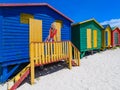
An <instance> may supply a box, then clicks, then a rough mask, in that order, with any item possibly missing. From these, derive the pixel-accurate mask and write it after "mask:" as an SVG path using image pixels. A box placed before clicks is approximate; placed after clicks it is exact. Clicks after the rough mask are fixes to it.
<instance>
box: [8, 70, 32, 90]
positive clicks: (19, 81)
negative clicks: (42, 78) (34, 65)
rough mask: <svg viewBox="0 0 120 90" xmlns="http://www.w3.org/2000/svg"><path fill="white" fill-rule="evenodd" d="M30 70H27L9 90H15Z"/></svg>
mask: <svg viewBox="0 0 120 90" xmlns="http://www.w3.org/2000/svg"><path fill="white" fill-rule="evenodd" d="M29 73H30V70H29V69H28V70H27V71H26V72H25V73H24V74H23V75H22V77H21V78H20V79H19V80H18V81H17V82H16V83H15V84H14V85H13V86H12V87H11V88H10V90H16V89H17V87H18V86H19V85H20V84H21V83H22V81H23V80H24V79H25V78H26V77H27V76H28V75H29Z"/></svg>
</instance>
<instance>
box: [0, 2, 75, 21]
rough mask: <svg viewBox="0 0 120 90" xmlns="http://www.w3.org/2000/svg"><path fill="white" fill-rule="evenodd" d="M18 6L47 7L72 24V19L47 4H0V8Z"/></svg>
mask: <svg viewBox="0 0 120 90" xmlns="http://www.w3.org/2000/svg"><path fill="white" fill-rule="evenodd" d="M18 6H21V7H22V6H48V7H49V8H51V9H52V10H54V11H55V12H57V13H58V14H60V15H61V16H63V17H64V18H66V19H67V20H69V21H70V22H74V21H73V20H72V19H70V18H68V17H67V16H65V15H64V14H62V13H61V12H59V11H58V10H57V9H55V8H54V7H52V6H51V5H49V4H47V3H0V7H18Z"/></svg>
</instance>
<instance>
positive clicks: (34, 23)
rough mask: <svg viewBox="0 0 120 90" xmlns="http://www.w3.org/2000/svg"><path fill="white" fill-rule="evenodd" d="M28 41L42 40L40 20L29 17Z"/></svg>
mask: <svg viewBox="0 0 120 90" xmlns="http://www.w3.org/2000/svg"><path fill="white" fill-rule="evenodd" d="M29 29H30V31H29V38H30V42H42V20H36V19H31V18H30V19H29Z"/></svg>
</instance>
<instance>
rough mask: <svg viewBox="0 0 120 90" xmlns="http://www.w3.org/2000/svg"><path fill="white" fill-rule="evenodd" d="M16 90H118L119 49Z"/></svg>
mask: <svg viewBox="0 0 120 90" xmlns="http://www.w3.org/2000/svg"><path fill="white" fill-rule="evenodd" d="M0 90H6V85H3V86H1V85H0ZM17 90H120V49H119V48H118V49H115V50H107V51H104V52H100V53H97V54H94V55H90V56H87V58H86V57H84V58H83V59H81V66H80V67H73V68H72V70H69V69H66V68H65V69H62V70H60V71H57V72H54V73H52V74H48V75H45V76H41V77H40V80H38V79H37V80H36V83H35V84H34V85H32V86H31V85H30V84H28V83H24V84H22V85H21V86H20V87H19V88H18V89H17Z"/></svg>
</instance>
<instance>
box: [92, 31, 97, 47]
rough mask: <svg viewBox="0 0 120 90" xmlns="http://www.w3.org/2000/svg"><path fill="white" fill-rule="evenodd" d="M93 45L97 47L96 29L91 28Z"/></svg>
mask: <svg viewBox="0 0 120 90" xmlns="http://www.w3.org/2000/svg"><path fill="white" fill-rule="evenodd" d="M93 42H94V43H93V47H94V48H97V30H93Z"/></svg>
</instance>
